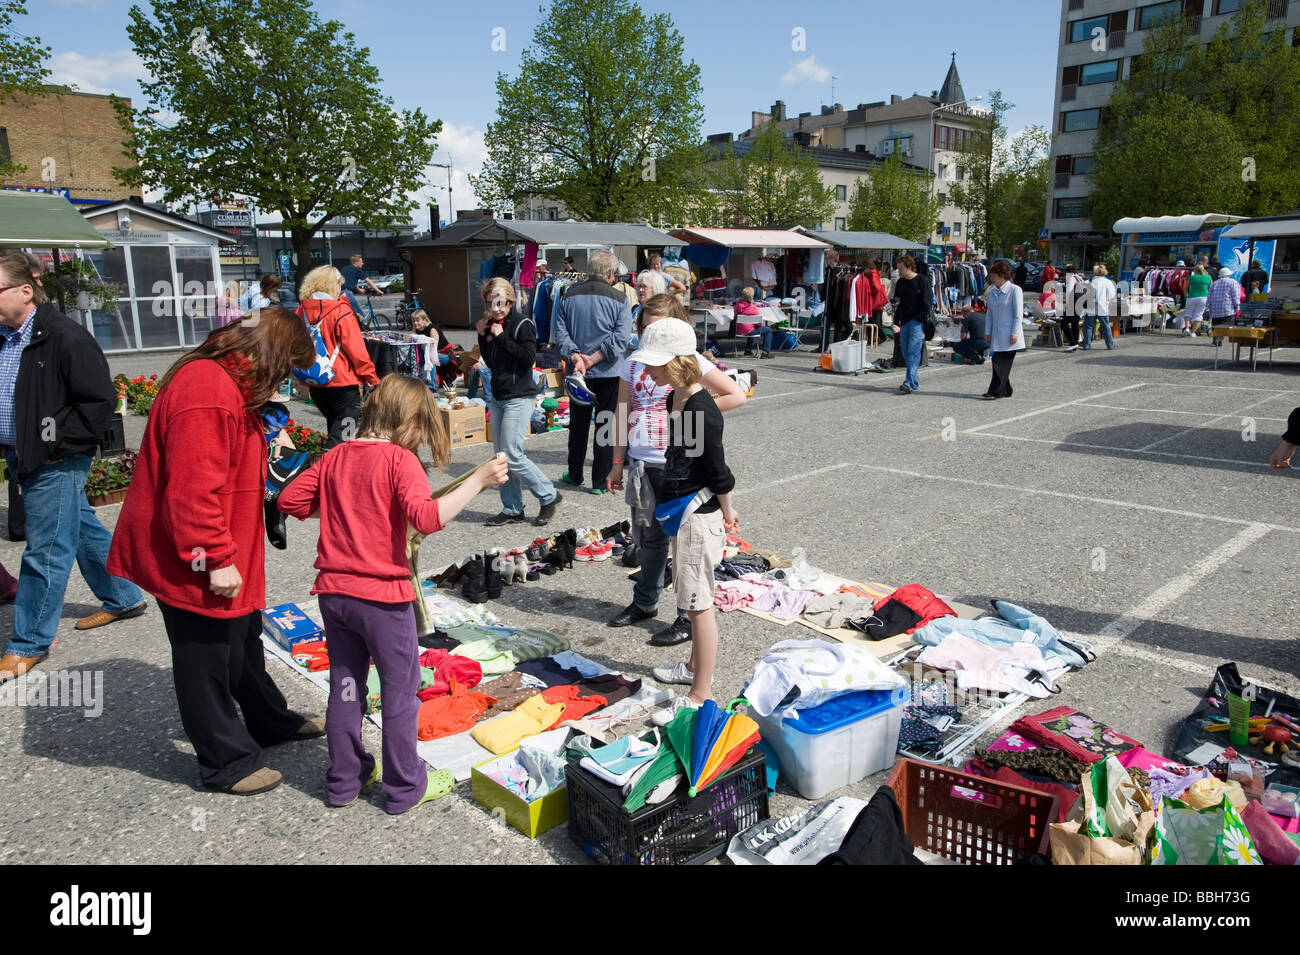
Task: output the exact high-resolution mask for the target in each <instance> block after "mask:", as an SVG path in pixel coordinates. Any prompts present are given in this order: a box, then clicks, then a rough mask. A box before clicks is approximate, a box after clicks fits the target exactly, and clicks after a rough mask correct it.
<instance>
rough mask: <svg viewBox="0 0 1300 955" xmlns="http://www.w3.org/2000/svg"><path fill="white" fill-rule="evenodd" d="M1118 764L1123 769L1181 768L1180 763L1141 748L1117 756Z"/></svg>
mask: <svg viewBox="0 0 1300 955" xmlns="http://www.w3.org/2000/svg"><path fill="white" fill-rule="evenodd" d="M1118 759H1119V764H1120V765H1121V766H1123V767H1124V768H1125V769H1141V770H1152V769H1166V768H1168V767H1169V766H1181V765H1182V763H1179V762H1176V761H1175V760H1172V759H1166V758H1165V757H1163V756H1161V755H1160V754H1159V753H1153V752H1151V750H1149V749H1146V748H1144V747H1142V746H1138V747H1135V748H1134V749H1130V750H1129V751H1128V752H1127V753H1120V754H1119V757H1118Z"/></svg>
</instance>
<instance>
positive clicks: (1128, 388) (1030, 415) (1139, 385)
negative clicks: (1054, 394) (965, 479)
mask: <svg viewBox="0 0 1300 955" xmlns="http://www.w3.org/2000/svg"><path fill="white" fill-rule="evenodd" d="M1146 384H1147V383H1146V382H1145V381H1139V382H1138V383H1137V384H1136V385H1125V386H1124V387H1123V388H1113V389H1111V390H1110V391H1103V392H1102V393H1101V394H1098V395H1088V396H1087V397H1084V398H1076V399H1074V400H1073V401H1063V402H1061V403H1060V404H1059V405H1052V406H1051V407H1050V408H1040V409H1038V410H1037V411H1029V412H1026V413H1025V414H1019V415H1016V416H1014V417H1011V418H1003V419H1002V420H1001V421H990V422H989V423H988V424H981V425H977V426H975V427H974V428H967V429H966V430H964V431H962V432H961V433H962V434H978V433H979V432H981V431H984V430H985V429H987V428H998V427H1001V426H1002V425H1004V424H1011V423H1012V422H1013V421H1023V420H1024V419H1026V418H1034V417H1037V416H1038V415H1040V414H1047V413H1048V412H1049V411H1057V410H1059V409H1061V408H1069V407H1070V406H1071V405H1080V404H1083V403H1084V402H1086V401H1094V400H1096V399H1097V398H1105V397H1106V396H1107V395H1118V394H1120V393H1121V392H1125V391H1132V390H1133V389H1135V388H1144V387H1146Z"/></svg>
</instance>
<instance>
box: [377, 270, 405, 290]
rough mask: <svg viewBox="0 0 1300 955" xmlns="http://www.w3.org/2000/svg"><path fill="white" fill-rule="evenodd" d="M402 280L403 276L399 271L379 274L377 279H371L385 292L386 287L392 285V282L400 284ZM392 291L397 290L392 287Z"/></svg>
mask: <svg viewBox="0 0 1300 955" xmlns="http://www.w3.org/2000/svg"><path fill="white" fill-rule="evenodd" d="M404 280H405V276H403V275H402V273H401V272H394V273H393V274H392V275H381V276H380V277H379V278H377V279H371V281H372V282H374V283H375V284H376V285H378V286H379V287H380V288H381V289H383V290H384V291H385V292H387V291H388V287H389V286H390V285H392V284H393V283H394V282H396V283H398V284H399V285H400V284H402V283H403V282H404ZM393 291H398V290H397V289H394V290H393Z"/></svg>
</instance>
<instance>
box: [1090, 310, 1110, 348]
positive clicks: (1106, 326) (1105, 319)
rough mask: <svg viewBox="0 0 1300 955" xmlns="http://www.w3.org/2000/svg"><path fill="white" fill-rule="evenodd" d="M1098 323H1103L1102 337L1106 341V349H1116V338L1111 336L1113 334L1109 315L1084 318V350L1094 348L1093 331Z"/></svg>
mask: <svg viewBox="0 0 1300 955" xmlns="http://www.w3.org/2000/svg"><path fill="white" fill-rule="evenodd" d="M1098 322H1101V337H1102V338H1104V339H1106V347H1107V348H1114V347H1115V338H1114V336H1113V335H1111V332H1110V316H1109V315H1088V316H1086V317H1085V318H1084V320H1083V347H1084V348H1091V347H1092V330H1093V327H1094V326H1095V325H1096V324H1097V323H1098Z"/></svg>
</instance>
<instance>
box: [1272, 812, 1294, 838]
mask: <svg viewBox="0 0 1300 955" xmlns="http://www.w3.org/2000/svg"><path fill="white" fill-rule="evenodd" d="M1268 815H1269V818H1270V819H1272V820H1273V821H1274V822H1276V823H1277V825H1278V828H1279V829H1281V830H1282V831H1283V832H1295V833H1300V818H1296V817H1295V816H1275V815H1274V814H1273V813H1271V812H1270V813H1269V814H1268Z"/></svg>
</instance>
